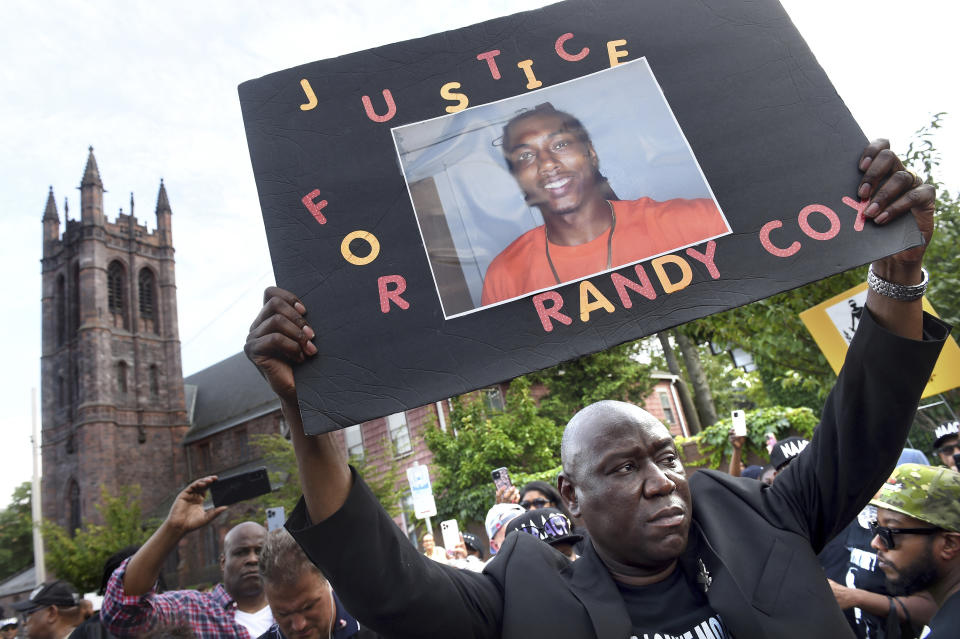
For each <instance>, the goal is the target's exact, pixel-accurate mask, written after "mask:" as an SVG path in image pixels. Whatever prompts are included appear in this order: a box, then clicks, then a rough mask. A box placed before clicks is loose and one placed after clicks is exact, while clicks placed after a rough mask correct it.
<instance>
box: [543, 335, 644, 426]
mask: <svg viewBox="0 0 960 639" xmlns="http://www.w3.org/2000/svg"><path fill="white" fill-rule="evenodd" d="M640 348H641V342H639V341H637V342H628V343H626V344H621V345H619V346H614V347H613V348H609V349H607V350H605V351H600V352H599V353H594V354H592V355H585V356H583V357H580V358H577V359H574V360H571V361H569V362H564V363H562V364H557V365H556V366H552V367H550V368H547V369H544V370H542V371H537V372H535V373H530V374H528V375H526V376H525V377H526V378H527V380H528V381H529V383H530V384H538V383H539V384H543V385H544V386H545V387H546V388H547V390H548V394H547V395H546V396H545V397H544V398H542V399H541V400H540V408H539V414H540V415H542V416H543V417H546V418H548V419H550V420H552V421H553V422H555V423H557V424H566V423H567V422H568V421H569V420H570V418H571V417H572V416H573V414H574V413H576V412H577V411H578V410H580V409H581V408H583V407H584V406H587V405H589V404H592V403H593V402H597V401H600V400H601V399H621V400H624V401H628V402H635V403H640V404H642V403H643V400H644V398H645V397H646V396H647V395H648V394H649V393H650V390H651V388H652V387H653V384H652V381H651V379H650V370H651V367H650V366H649V365H647V364H642V363H640V362H639V361H638V359H637V355H638V354H639V352H640Z"/></svg>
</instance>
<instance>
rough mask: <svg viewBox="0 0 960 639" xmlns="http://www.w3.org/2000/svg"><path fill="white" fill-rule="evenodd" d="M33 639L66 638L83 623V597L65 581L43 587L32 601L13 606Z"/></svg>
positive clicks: (38, 589) (34, 595) (34, 593)
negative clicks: (81, 605)
mask: <svg viewBox="0 0 960 639" xmlns="http://www.w3.org/2000/svg"><path fill="white" fill-rule="evenodd" d="M13 607H14V609H16V611H17V612H19V613H20V615H21V616H22V617H23V624H24V626H25V627H26V630H27V636H28V637H30V639H63V638H64V637H66V636H67V635H69V634H70V633H71V632H73V629H74V628H76V627H77V626H78V625H80V622H81V621H83V613H82V612H81V611H80V597H79V595H77V591H76V590H74V588H73V586H71V585H70V584H68V583H67V582H65V581H60V580H58V581H54V582H51V583H48V584H40V585H39V586H37V587H36V588H34V590H33V592H31V593H30V597H29V599H27V600H25V601H19V602H17V603H15V604H13Z"/></svg>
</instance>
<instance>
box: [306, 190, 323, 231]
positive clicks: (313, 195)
mask: <svg viewBox="0 0 960 639" xmlns="http://www.w3.org/2000/svg"><path fill="white" fill-rule="evenodd" d="M319 196H320V189H314V190H312V191H310V192H309V193H307V194H306V195H304V196H303V198H301V200H300V201H301V202H303V205H304V206H305V207H307V210H308V211H310V215H312V216H313V219H315V220H316V221H317V222H318V223H320V224H326V223H327V217H326V216H325V215H324V214H323V213H321V211H323V209H324V208H325V207H326V206H327V201H326V200H320V201H319V202H315V201H314V200H316V199H317V197H319Z"/></svg>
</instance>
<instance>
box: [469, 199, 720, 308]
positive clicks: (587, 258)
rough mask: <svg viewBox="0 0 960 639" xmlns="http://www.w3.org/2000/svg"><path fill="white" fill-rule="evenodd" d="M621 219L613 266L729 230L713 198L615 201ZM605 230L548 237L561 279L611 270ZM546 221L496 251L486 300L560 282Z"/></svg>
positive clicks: (486, 283) (485, 288) (485, 284)
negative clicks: (563, 238)
mask: <svg viewBox="0 0 960 639" xmlns="http://www.w3.org/2000/svg"><path fill="white" fill-rule="evenodd" d="M611 203H612V204H613V211H614V214H615V215H616V216H617V225H616V228H615V229H614V231H613V241H612V245H611V253H612V255H611V267H616V266H622V265H624V264H630V263H632V262H637V261H639V260H642V259H645V258H648V257H650V256H652V255H657V254H660V253H667V252H670V251H673V250H675V249H677V248H680V247H682V246H688V245H690V244H696V243H697V242H702V241H705V240H707V239H708V238H712V237H716V236H718V235H723V234H725V233H727V232H728V230H729V229H728V228H727V225H726V222H724V220H723V216H722V215H720V211H719V209H717V206H716V205H715V204H714V203H713V200H709V199H706V198H700V199H695V200H684V199H674V200H667V201H665V202H657V201H656V200H651V199H650V198H648V197H644V198H640V199H639V200H629V201H622V200H621V201H615V202H611ZM608 236H609V231H607V232H604V233H601V234H600V235H598V236H597V237H595V238H594V239H592V240H591V241H589V242H587V243H586V244H578V245H576V246H560V245H557V244H554V243H553V242H551V243H550V259H551V260H553V265H554V267H555V268H556V269H557V275H558V276H559V277H560V282H561V283H562V282H569V281H572V280H577V279H580V278H583V277H587V276H588V275H592V274H593V273H599V272H601V271H605V270H607V238H608ZM546 238H547V236H546V230H545V227H544V226H538V227H537V228H535V229H531V230H529V231H527V232H526V233H524V234H523V235H521V236H520V237H518V238H517V239H516V240H514V241H513V242H511V244H510V245H509V246H508V247H507V248H505V249H503V251H501V252H500V254H499V255H497V256H496V257H495V258H494V259H493V262H491V263H490V267H489V268H488V269H487V273H486V275H485V276H484V278H483V294H482V296H481V303H482V304H483V305H487V304H494V303H496V302H500V301H502V300H508V299H511V298H513V297H518V296H520V295H523V294H524V293H529V292H531V291H538V290H540V289H544V288H550V287H553V286H556V285H557V281H556V279H554V277H553V272H552V271H551V270H550V263H549V262H547V251H546V242H547V239H546Z"/></svg>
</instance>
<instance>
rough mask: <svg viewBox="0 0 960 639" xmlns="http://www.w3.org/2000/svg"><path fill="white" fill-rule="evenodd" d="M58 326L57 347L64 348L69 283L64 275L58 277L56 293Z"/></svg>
mask: <svg viewBox="0 0 960 639" xmlns="http://www.w3.org/2000/svg"><path fill="white" fill-rule="evenodd" d="M54 296H55V297H56V300H55V307H56V308H55V310H54V312H55V313H56V318H55V319H54V321H55V322H56V325H57V346H62V345H63V343H64V342H65V341H66V339H67V300H66V297H67V283H66V280H64V278H63V275H61V276H59V277H57V291H56V292H55V293H54Z"/></svg>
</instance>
